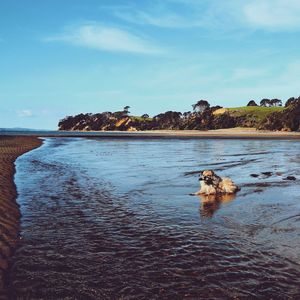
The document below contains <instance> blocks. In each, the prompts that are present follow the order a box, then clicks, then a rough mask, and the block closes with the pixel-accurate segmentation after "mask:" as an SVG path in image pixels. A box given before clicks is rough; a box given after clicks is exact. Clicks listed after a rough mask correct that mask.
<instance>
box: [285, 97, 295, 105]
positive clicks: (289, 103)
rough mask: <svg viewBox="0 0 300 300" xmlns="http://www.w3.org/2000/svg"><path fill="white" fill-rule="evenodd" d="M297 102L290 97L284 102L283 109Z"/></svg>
mask: <svg viewBox="0 0 300 300" xmlns="http://www.w3.org/2000/svg"><path fill="white" fill-rule="evenodd" d="M296 101H297V99H296V98H295V97H291V98H289V99H288V100H287V101H286V102H285V107H288V106H290V105H291V104H293V103H295V102H296Z"/></svg>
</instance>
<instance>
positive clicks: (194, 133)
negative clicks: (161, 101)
mask: <svg viewBox="0 0 300 300" xmlns="http://www.w3.org/2000/svg"><path fill="white" fill-rule="evenodd" d="M3 134H4V135H8V134H10V135H20V136H38V137H97V138H143V139H146V138H149V139H153V138H158V139H249V140H252V139H253V140H293V139H296V140H297V139H299V140H300V132H295V131H293V132H286V131H268V130H256V129H255V128H242V127H236V128H228V129H217V130H146V131H55V130H53V131H45V130H44V131H23V132H22V131H15V132H6V133H5V132H3Z"/></svg>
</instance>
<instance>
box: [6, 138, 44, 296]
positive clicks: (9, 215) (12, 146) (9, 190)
mask: <svg viewBox="0 0 300 300" xmlns="http://www.w3.org/2000/svg"><path fill="white" fill-rule="evenodd" d="M41 144H42V141H41V140H40V139H38V138H36V137H17V136H14V137H12V136H0V298H1V299H2V298H4V299H5V298H6V293H5V275H6V271H7V269H8V261H9V257H10V256H11V255H12V253H13V251H14V249H15V247H16V245H17V243H18V240H19V222H20V211H19V206H18V204H17V202H16V197H17V192H16V186H15V184H14V180H13V179H14V173H15V165H14V162H15V160H16V159H17V157H18V156H20V155H22V154H24V153H25V152H28V151H30V150H32V149H34V148H37V147H39V146H40V145H41Z"/></svg>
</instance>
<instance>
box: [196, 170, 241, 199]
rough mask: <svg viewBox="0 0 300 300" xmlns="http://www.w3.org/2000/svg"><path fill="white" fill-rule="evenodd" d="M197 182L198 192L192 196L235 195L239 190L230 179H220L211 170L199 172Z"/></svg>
mask: <svg viewBox="0 0 300 300" xmlns="http://www.w3.org/2000/svg"><path fill="white" fill-rule="evenodd" d="M199 180H200V190H199V191H198V192H197V193H195V194H194V195H224V194H235V193H236V192H237V191H239V190H240V189H239V187H238V186H237V185H235V183H234V182H233V181H232V180H231V179H230V178H227V177H223V178H221V177H220V176H218V175H217V174H215V172H214V171H212V170H205V171H203V172H201V174H200V177H199Z"/></svg>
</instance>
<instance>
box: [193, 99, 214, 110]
mask: <svg viewBox="0 0 300 300" xmlns="http://www.w3.org/2000/svg"><path fill="white" fill-rule="evenodd" d="M192 107H193V110H194V111H195V112H200V113H203V112H204V111H205V110H207V109H209V107H210V104H209V103H208V101H206V100H199V101H198V102H197V103H195V104H193V105H192Z"/></svg>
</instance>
